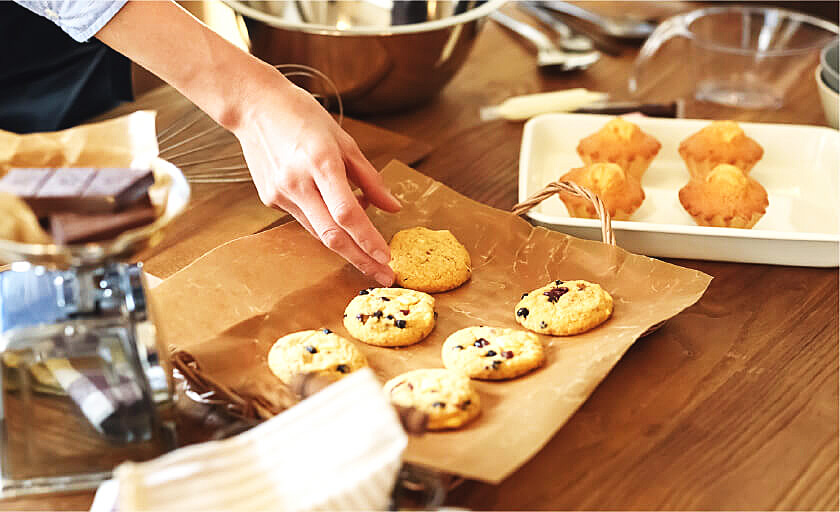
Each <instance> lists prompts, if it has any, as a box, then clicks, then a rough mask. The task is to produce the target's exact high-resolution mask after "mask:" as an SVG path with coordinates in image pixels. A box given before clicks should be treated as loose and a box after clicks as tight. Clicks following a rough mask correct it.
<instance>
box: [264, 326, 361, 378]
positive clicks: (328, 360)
mask: <svg viewBox="0 0 840 512" xmlns="http://www.w3.org/2000/svg"><path fill="white" fill-rule="evenodd" d="M365 366H367V360H366V359H365V356H364V355H363V354H362V353H361V352H360V351H359V349H358V348H356V346H355V345H354V344H353V342H351V341H349V340H347V339H345V338H342V337H341V336H339V335H337V334H335V333H333V332H332V331H330V330H329V329H319V330H317V331H300V332H294V333H292V334H287V335H286V336H283V337H282V338H280V339H278V340H277V341H276V342H274V345H273V346H272V347H271V350H269V352H268V368H269V369H270V370H271V373H273V374H274V375H276V376H277V377H278V378H279V379H280V380H282V381H283V382H285V383H287V384H288V383H289V382H291V380H292V377H294V376H295V375H296V374H306V373H316V374H318V375H320V376H322V377H326V378H328V379H330V380H338V379H340V378H342V377H344V376H345V375H347V374H349V373H351V372H354V371H356V370H358V369H359V368H363V367H365Z"/></svg>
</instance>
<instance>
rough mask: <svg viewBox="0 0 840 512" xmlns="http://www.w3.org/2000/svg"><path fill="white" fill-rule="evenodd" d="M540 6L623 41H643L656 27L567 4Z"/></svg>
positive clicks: (555, 1)
mask: <svg viewBox="0 0 840 512" xmlns="http://www.w3.org/2000/svg"><path fill="white" fill-rule="evenodd" d="M542 5H543V6H545V7H546V8H548V9H551V10H553V11H557V12H561V13H563V14H568V15H569V16H574V17H575V18H580V19H582V20H586V21H588V22H590V23H592V24H593V25H596V26H597V27H598V28H600V29H601V30H602V31H604V32H605V33H606V34H608V35H610V36H612V37H618V38H624V39H645V38H646V37H648V36H649V35H651V34H652V33H653V31H654V30H656V25H655V24H654V23H650V22H648V21H640V20H633V19H630V18H623V17H622V18H616V17H612V16H602V15H600V14H596V13H594V12H592V11H588V10H586V9H583V8H582V7H578V6H577V5H574V4H570V3H568V2H561V1H558V0H548V1H545V2H543V3H542Z"/></svg>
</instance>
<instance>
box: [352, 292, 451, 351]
mask: <svg viewBox="0 0 840 512" xmlns="http://www.w3.org/2000/svg"><path fill="white" fill-rule="evenodd" d="M435 317H436V313H435V299H434V298H433V297H432V296H431V295H428V294H426V293H423V292H418V291H415V290H406V289H403V288H368V289H367V290H362V291H360V292H359V296H358V297H355V298H354V299H353V300H351V301H350V304H348V305H347V309H346V310H345V311H344V327H346V328H347V331H348V332H349V333H350V334H351V335H352V336H353V337H354V338H356V339H358V340H360V341H363V342H365V343H367V344H369V345H377V346H380V347H402V346H405V345H411V344H413V343H417V342H418V341H420V340H422V339H423V338H425V337H426V336H428V335H429V333H430V332H432V329H434V327H435Z"/></svg>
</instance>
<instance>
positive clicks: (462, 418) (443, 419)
mask: <svg viewBox="0 0 840 512" xmlns="http://www.w3.org/2000/svg"><path fill="white" fill-rule="evenodd" d="M385 392H386V393H387V394H388V396H389V398H390V400H391V402H392V403H394V404H396V405H401V406H404V407H415V408H417V409H418V410H420V411H421V412H424V413H426V414H428V415H429V423H428V425H427V426H426V428H428V429H429V430H443V429H449V428H458V427H460V426H461V425H464V424H465V423H467V422H468V421H470V420H472V419H473V418H475V417H476V416H478V413H479V412H480V411H481V403H480V400H479V398H478V393H477V392H476V391H475V390H474V389H473V387H472V384H471V383H470V378H469V377H467V376H466V375H464V374H462V373H458V372H454V371H451V370H444V369H443V368H435V369H423V370H413V371H410V372H407V373H404V374H402V375H398V376H396V377H394V378H393V379H391V380H389V381H388V382H387V383H386V384H385Z"/></svg>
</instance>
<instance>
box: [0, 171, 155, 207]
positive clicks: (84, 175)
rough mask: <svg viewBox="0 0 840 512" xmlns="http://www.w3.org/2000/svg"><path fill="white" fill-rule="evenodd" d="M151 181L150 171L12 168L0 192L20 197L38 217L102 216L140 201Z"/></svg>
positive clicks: (152, 179) (3, 179)
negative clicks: (60, 213) (66, 215)
mask: <svg viewBox="0 0 840 512" xmlns="http://www.w3.org/2000/svg"><path fill="white" fill-rule="evenodd" d="M154 181H155V179H154V175H153V174H152V172H151V171H150V170H140V169H113V168H108V169H86V168H62V169H12V170H10V171H9V172H8V173H7V174H6V176H4V177H3V178H2V179H0V191H2V192H9V193H12V194H15V195H17V196H19V197H20V198H21V199H23V200H24V201H26V203H27V204H28V205H29V207H30V208H32V210H33V211H34V212H35V214H36V215H37V216H39V217H43V216H46V215H50V214H53V213H59V212H74V213H105V212H114V211H118V210H120V209H122V208H124V207H125V206H127V205H129V204H132V203H134V202H135V201H137V200H138V199H140V198H142V197H143V196H144V195H145V194H146V192H147V191H148V189H149V187H150V186H151V185H152V184H153V183H154Z"/></svg>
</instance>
